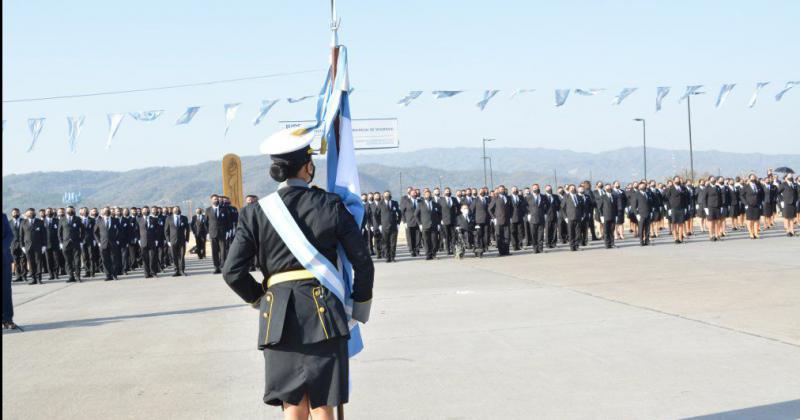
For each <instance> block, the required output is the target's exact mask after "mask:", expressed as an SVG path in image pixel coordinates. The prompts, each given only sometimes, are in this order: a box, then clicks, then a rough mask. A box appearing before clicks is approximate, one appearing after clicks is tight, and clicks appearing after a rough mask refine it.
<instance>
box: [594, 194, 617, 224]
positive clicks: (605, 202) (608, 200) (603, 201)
mask: <svg viewBox="0 0 800 420" xmlns="http://www.w3.org/2000/svg"><path fill="white" fill-rule="evenodd" d="M618 211H619V209H618V208H617V199H616V198H615V194H614V193H608V194H606V193H605V191H604V193H603V194H602V195H599V196H598V197H597V212H598V213H599V214H600V217H602V218H603V221H604V222H605V221H615V220H616V218H617V212H618Z"/></svg>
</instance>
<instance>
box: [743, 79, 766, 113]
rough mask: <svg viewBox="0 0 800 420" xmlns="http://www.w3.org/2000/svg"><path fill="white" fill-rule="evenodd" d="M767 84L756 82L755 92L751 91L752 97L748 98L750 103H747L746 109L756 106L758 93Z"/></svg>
mask: <svg viewBox="0 0 800 420" xmlns="http://www.w3.org/2000/svg"><path fill="white" fill-rule="evenodd" d="M768 84H769V82H758V83H757V84H756V90H754V91H753V96H751V97H750V102H748V104H747V107H748V108H752V107H754V106H755V105H756V100H757V99H758V92H760V91H761V89H763V88H764V86H766V85H768Z"/></svg>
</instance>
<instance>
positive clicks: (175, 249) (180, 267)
mask: <svg viewBox="0 0 800 420" xmlns="http://www.w3.org/2000/svg"><path fill="white" fill-rule="evenodd" d="M170 250H171V251H172V264H173V265H174V266H175V273H181V274H186V242H178V243H177V244H175V245H170Z"/></svg>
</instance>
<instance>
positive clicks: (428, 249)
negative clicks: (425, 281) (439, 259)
mask: <svg viewBox="0 0 800 420" xmlns="http://www.w3.org/2000/svg"><path fill="white" fill-rule="evenodd" d="M422 244H423V246H424V247H425V258H433V257H435V256H436V232H435V228H431V229H422Z"/></svg>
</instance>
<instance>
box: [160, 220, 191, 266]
mask: <svg viewBox="0 0 800 420" xmlns="http://www.w3.org/2000/svg"><path fill="white" fill-rule="evenodd" d="M164 237H165V238H166V241H167V244H168V246H169V249H170V251H172V264H173V265H174V266H175V274H173V275H172V276H173V277H178V276H185V275H186V243H187V242H189V220H188V219H187V218H186V216H183V215H182V214H181V208H180V207H178V206H175V207H173V208H172V215H171V216H170V217H168V218H167V220H165V221H164Z"/></svg>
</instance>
